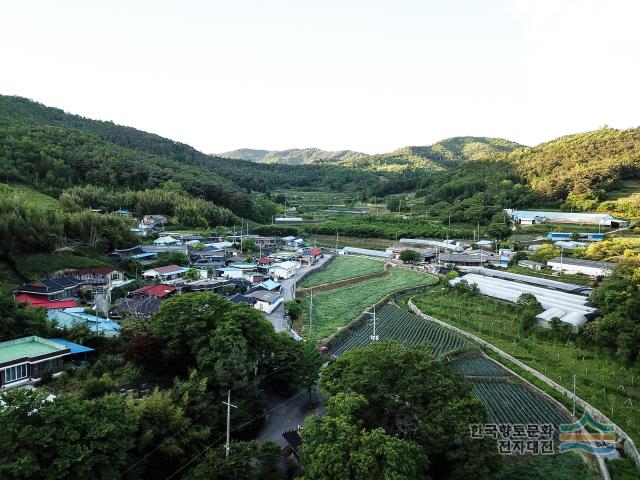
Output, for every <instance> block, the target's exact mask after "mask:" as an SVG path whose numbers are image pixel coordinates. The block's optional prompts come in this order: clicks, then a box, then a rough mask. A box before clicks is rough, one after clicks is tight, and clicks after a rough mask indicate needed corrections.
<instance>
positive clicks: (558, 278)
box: [506, 265, 594, 286]
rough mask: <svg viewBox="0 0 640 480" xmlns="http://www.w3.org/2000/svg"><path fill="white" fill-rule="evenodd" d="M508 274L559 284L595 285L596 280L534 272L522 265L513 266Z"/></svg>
mask: <svg viewBox="0 0 640 480" xmlns="http://www.w3.org/2000/svg"><path fill="white" fill-rule="evenodd" d="M506 271H507V272H512V273H519V274H521V275H529V276H530V277H538V278H546V279H547V280H556V281H559V282H567V283H575V284H576V285H585V286H590V285H593V283H594V279H593V278H591V277H587V276H585V275H571V274H567V273H563V274H562V275H551V274H550V273H548V271H541V270H532V269H530V268H526V267H521V266H520V265H511V266H510V267H509V268H507V270H506Z"/></svg>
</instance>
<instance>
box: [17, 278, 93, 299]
mask: <svg viewBox="0 0 640 480" xmlns="http://www.w3.org/2000/svg"><path fill="white" fill-rule="evenodd" d="M83 284H84V281H83V280H81V279H79V278H76V277H72V276H69V275H66V276H59V277H49V278H43V279H42V280H36V281H35V282H31V283H26V284H24V285H20V286H19V287H18V288H17V289H16V292H20V293H27V294H29V295H30V296H32V297H33V296H36V297H39V298H41V299H42V300H43V301H47V302H51V301H54V300H63V299H69V298H71V297H74V296H75V295H77V293H78V291H79V290H80V288H81V287H82V285H83Z"/></svg>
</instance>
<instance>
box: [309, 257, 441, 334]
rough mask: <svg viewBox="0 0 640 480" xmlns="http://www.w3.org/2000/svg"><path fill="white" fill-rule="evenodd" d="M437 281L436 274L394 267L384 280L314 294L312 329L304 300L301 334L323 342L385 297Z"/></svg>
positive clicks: (378, 279) (369, 281)
mask: <svg viewBox="0 0 640 480" xmlns="http://www.w3.org/2000/svg"><path fill="white" fill-rule="evenodd" d="M435 282H437V279H436V277H434V276H433V275H429V274H425V273H420V272H416V271H413V270H408V269H406V268H399V267H394V268H392V269H391V271H390V274H389V275H387V276H385V277H381V278H375V279H373V280H367V281H365V282H360V283H356V284H353V285H349V286H348V287H344V288H338V289H335V290H329V291H326V292H320V293H318V294H314V295H313V310H312V316H311V328H309V321H308V312H309V298H308V297H307V298H304V299H303V300H302V303H303V306H304V308H305V311H306V312H307V322H306V323H305V326H304V329H303V332H302V333H303V335H304V336H305V337H307V338H309V339H312V340H321V339H323V338H326V337H328V336H329V335H331V334H332V333H334V332H335V331H336V330H337V329H339V328H340V327H343V326H345V325H347V324H348V323H349V322H351V321H352V320H354V319H356V318H357V317H358V316H359V315H360V314H361V313H362V312H363V311H364V310H365V308H367V307H370V306H371V305H374V304H375V303H377V302H378V301H380V300H381V299H382V298H383V297H385V296H386V295H389V294H391V293H394V292H397V291H398V290H403V289H405V288H411V287H418V286H421V285H432V284H434V283H435Z"/></svg>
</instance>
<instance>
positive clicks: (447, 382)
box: [320, 342, 498, 479]
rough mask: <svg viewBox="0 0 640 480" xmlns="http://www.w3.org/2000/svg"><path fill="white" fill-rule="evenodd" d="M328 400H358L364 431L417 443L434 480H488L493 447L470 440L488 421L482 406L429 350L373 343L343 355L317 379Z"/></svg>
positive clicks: (493, 462) (494, 453) (468, 387)
mask: <svg viewBox="0 0 640 480" xmlns="http://www.w3.org/2000/svg"><path fill="white" fill-rule="evenodd" d="M320 387H321V389H322V390H324V391H326V392H328V393H329V394H331V395H337V394H339V393H346V392H348V393H354V394H359V395H362V396H363V397H364V398H365V399H366V400H367V402H368V408H362V409H358V410H357V414H356V418H357V419H358V421H360V422H361V424H362V426H363V427H364V428H366V429H371V430H373V429H376V428H382V429H383V430H384V432H385V433H386V434H388V435H393V436H397V437H398V438H401V439H407V440H412V441H414V442H416V443H418V444H420V445H421V446H422V447H423V448H424V450H425V452H426V455H427V456H428V458H429V461H430V467H429V473H430V475H431V476H432V477H434V478H448V479H463V478H470V477H471V476H473V477H474V478H486V477H487V476H488V475H489V474H490V472H491V471H492V470H493V468H494V467H495V466H496V464H497V462H498V456H497V451H496V448H495V444H494V443H491V442H487V441H474V440H472V439H471V438H470V435H469V426H470V424H473V423H484V422H485V421H486V410H485V408H484V406H483V404H482V403H481V402H480V401H479V400H478V399H477V398H476V397H474V395H473V394H472V389H471V385H470V384H469V383H468V382H467V381H465V379H464V377H463V376H462V375H461V374H459V373H458V372H456V371H455V370H453V369H452V368H450V367H449V366H448V365H447V364H445V363H444V362H443V361H441V360H437V359H433V358H431V357H430V355H429V352H428V349H424V348H417V347H416V348H403V347H402V346H401V345H399V344H397V343H394V342H375V343H373V344H372V345H370V346H369V347H367V348H365V349H361V350H354V351H351V352H348V353H345V354H343V355H341V356H340V357H339V358H338V359H337V360H336V361H335V362H334V363H333V364H332V365H330V366H329V367H328V368H326V369H325V370H324V371H323V373H322V376H321V379H320Z"/></svg>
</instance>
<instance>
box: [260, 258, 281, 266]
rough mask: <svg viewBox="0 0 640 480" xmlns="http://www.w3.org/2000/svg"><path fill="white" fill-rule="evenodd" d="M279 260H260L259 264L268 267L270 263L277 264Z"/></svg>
mask: <svg viewBox="0 0 640 480" xmlns="http://www.w3.org/2000/svg"><path fill="white" fill-rule="evenodd" d="M277 261H278V260H276V259H275V258H259V259H258V263H259V264H261V265H267V264H269V263H274V262H277Z"/></svg>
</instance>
